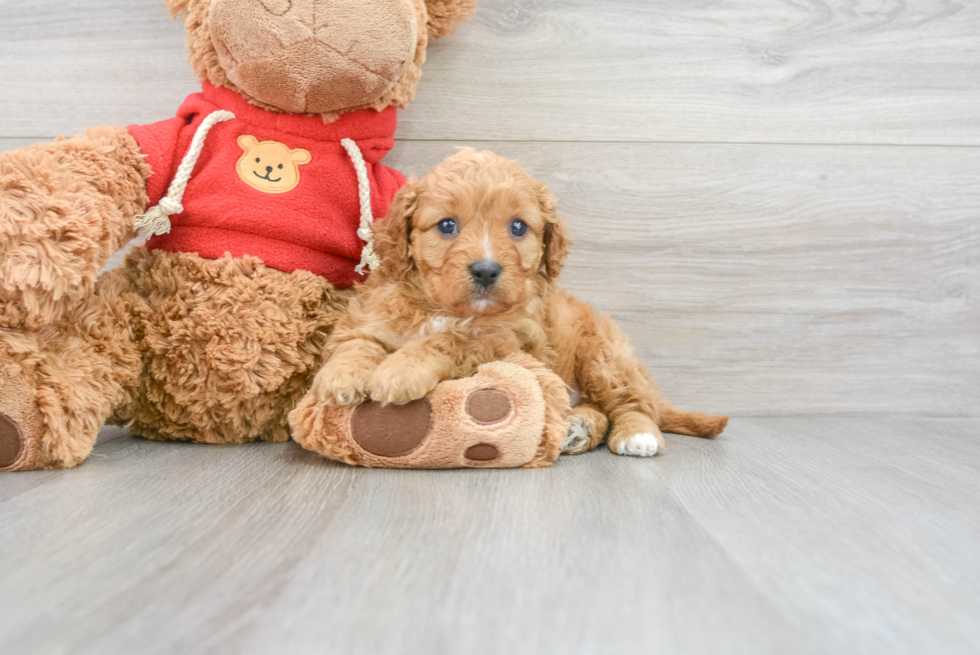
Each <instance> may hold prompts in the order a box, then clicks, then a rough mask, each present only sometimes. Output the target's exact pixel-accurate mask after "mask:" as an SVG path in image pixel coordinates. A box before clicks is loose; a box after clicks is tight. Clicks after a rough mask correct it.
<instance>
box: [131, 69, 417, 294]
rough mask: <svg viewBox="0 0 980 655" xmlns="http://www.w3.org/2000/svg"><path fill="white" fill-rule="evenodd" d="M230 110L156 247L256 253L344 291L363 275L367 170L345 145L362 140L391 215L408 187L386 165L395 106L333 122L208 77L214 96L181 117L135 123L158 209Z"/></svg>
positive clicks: (377, 202) (380, 210)
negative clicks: (276, 108)
mask: <svg viewBox="0 0 980 655" xmlns="http://www.w3.org/2000/svg"><path fill="white" fill-rule="evenodd" d="M222 109H224V110H227V111H231V112H233V113H234V114H235V116H236V118H235V119H233V120H230V121H227V122H223V123H218V124H217V125H215V126H214V127H213V128H212V129H211V131H210V132H209V133H208V136H207V139H206V140H205V142H204V147H203V149H202V150H201V155H200V157H199V158H198V160H197V164H196V166H195V167H194V170H193V173H192V174H191V178H190V181H189V182H188V184H187V188H186V190H185V192H184V196H183V199H182V201H181V204H182V205H183V207H184V211H183V213H180V214H175V215H173V216H171V217H170V222H171V226H172V227H171V231H170V233H169V234H164V235H160V236H154V237H152V238H150V239H149V240H148V241H147V244H146V245H147V248H149V249H150V250H165V251H168V252H194V253H197V254H199V255H201V256H202V257H207V258H209V259H218V258H220V257H222V256H224V255H225V253H231V255H232V256H234V257H241V256H243V255H252V256H254V257H258V258H259V259H261V260H262V261H263V262H265V264H266V265H267V266H271V267H273V268H277V269H279V270H281V271H286V272H289V271H294V270H296V269H304V270H307V271H311V272H313V273H316V274H317V275H322V276H323V277H325V278H326V279H327V280H329V281H330V282H331V283H333V284H334V285H335V286H339V287H347V286H351V285H352V284H353V283H354V282H355V281H357V280H360V279H361V276H360V275H358V274H357V273H355V272H354V267H355V266H356V265H357V264H358V262H360V260H361V249H362V248H363V247H364V245H365V244H364V242H363V241H362V240H361V239H359V238H358V236H357V228H358V226H359V223H360V213H361V210H360V204H359V202H358V187H357V173H356V170H355V168H354V165H353V163H352V162H351V159H350V157H349V155H348V154H347V151H346V150H345V149H344V148H343V146H342V145H341V143H340V141H341V140H342V139H345V138H349V139H353V140H354V141H355V142H356V143H357V145H358V146H359V147H360V149H361V152H362V153H363V155H364V160H365V163H366V164H367V173H368V178H369V180H370V185H371V208H372V211H373V214H374V216H375V217H377V218H381V217H383V216H384V215H385V214H387V212H388V206H389V205H390V204H391V200H392V198H393V197H394V195H395V192H397V191H398V189H399V188H400V187H401V186H402V185H403V184H404V183H405V178H404V176H402V174H401V173H399V172H398V171H396V170H394V169H392V168H388V167H387V166H383V165H381V163H380V162H381V160H382V159H383V158H384V156H385V155H386V154H388V151H389V150H390V149H391V148H392V146H393V145H394V135H395V125H396V121H397V118H396V113H395V112H396V110H395V108H394V107H390V108H388V109H385V110H384V111H381V112H378V111H374V110H373V109H366V110H362V111H357V112H353V113H350V114H345V115H343V116H341V118H340V119H338V120H337V121H335V122H333V123H329V124H327V123H324V122H323V120H322V119H321V118H320V117H318V116H301V115H295V114H277V113H273V112H270V111H266V110H264V109H259V108H258V107H255V106H253V105H250V104H249V103H248V102H247V101H246V100H245V99H244V98H242V97H241V96H240V95H238V94H237V93H235V92H234V91H231V90H229V89H224V88H220V87H216V86H213V85H212V84H210V83H208V82H205V83H204V92H203V93H195V94H193V95H191V96H189V97H188V98H187V100H185V101H184V104H183V105H182V106H181V108H180V111H178V112H177V118H171V119H169V120H165V121H161V122H159V123H154V124H152V125H132V126H130V127H129V128H128V129H129V132H130V134H132V135H133V137H134V138H135V139H136V141H137V143H139V146H140V148H141V149H142V151H143V154H145V155H146V158H147V162H148V163H149V164H150V166H151V168H152V170H153V174H152V176H151V177H150V179H149V180H148V181H147V192H148V194H149V196H150V205H149V206H150V207H152V206H154V205H156V204H157V203H158V202H159V201H160V199H161V197H163V195H164V194H166V193H167V190H168V188H169V187H170V183H171V181H172V180H173V176H174V175H175V174H176V172H177V167H178V166H179V165H180V163H181V160H182V159H183V158H184V155H185V154H186V153H187V150H188V149H189V146H190V143H191V140H192V139H193V138H194V134H195V133H196V132H197V128H198V127H199V126H200V125H201V123H202V122H203V121H204V119H205V118H206V117H207V116H208V115H209V114H211V113H212V112H215V111H218V110H222Z"/></svg>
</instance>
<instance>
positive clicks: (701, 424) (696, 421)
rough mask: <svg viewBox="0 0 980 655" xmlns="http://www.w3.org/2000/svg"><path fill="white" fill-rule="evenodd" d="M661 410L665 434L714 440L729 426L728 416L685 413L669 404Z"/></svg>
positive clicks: (661, 424) (661, 423) (662, 406)
mask: <svg viewBox="0 0 980 655" xmlns="http://www.w3.org/2000/svg"><path fill="white" fill-rule="evenodd" d="M659 409H660V412H659V414H660V421H659V424H660V429H661V430H663V431H664V432H672V433H674V434H686V435H689V436H692V437H704V438H705V439H714V438H715V437H717V436H718V435H719V434H721V433H722V431H723V430H724V429H725V426H727V425H728V417H727V416H718V415H715V414H702V413H700V412H685V411H684V410H682V409H677V408H676V407H674V406H673V405H671V404H669V403H663V404H662V405H661V406H660V408H659Z"/></svg>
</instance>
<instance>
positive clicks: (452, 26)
mask: <svg viewBox="0 0 980 655" xmlns="http://www.w3.org/2000/svg"><path fill="white" fill-rule="evenodd" d="M425 8H426V10H428V12H429V23H428V27H429V40H430V41H435V40H436V39H441V38H442V37H444V36H448V35H450V34H452V33H453V32H455V31H456V28H457V27H458V26H459V25H460V24H461V23H464V22H466V21H467V20H469V18H470V17H471V16H472V15H473V14H474V13H475V12H476V0H425Z"/></svg>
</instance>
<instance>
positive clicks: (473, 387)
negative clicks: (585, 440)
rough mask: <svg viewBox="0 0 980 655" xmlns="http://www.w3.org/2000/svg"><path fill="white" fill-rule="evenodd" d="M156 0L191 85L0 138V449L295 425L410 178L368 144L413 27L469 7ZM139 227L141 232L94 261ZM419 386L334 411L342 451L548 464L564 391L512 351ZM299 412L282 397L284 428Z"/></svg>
mask: <svg viewBox="0 0 980 655" xmlns="http://www.w3.org/2000/svg"><path fill="white" fill-rule="evenodd" d="M166 4H167V8H168V9H169V11H170V13H171V15H172V16H173V17H175V18H176V17H183V20H184V22H185V26H186V30H187V45H188V51H189V54H190V59H189V61H190V64H191V66H192V68H193V70H194V72H195V73H196V75H197V76H198V78H199V79H200V81H201V84H202V89H201V92H199V93H195V94H192V95H191V96H189V97H188V98H187V99H186V100H185V101H184V103H183V105H182V106H181V107H180V108H179V110H178V111H177V114H176V116H175V117H173V118H169V119H166V120H163V121H160V122H158V123H154V124H152V125H133V126H129V127H126V128H121V127H99V128H91V129H88V130H87V131H86V132H85V133H83V134H80V135H78V136H76V137H74V138H72V139H67V140H65V139H59V140H58V141H55V142H52V143H45V144H38V145H34V146H31V147H28V148H23V149H20V150H17V151H14V152H8V153H4V154H0V470H2V471H16V470H31V469H42V468H66V467H72V466H75V465H77V464H79V463H80V462H82V461H84V460H85V458H86V457H87V456H88V454H89V453H90V452H91V450H92V448H93V446H94V444H95V441H96V437H97V434H98V432H99V430H100V428H101V427H102V426H103V425H104V424H105V423H112V424H117V425H125V426H128V427H129V428H130V430H131V431H132V432H133V434H135V435H138V436H142V437H145V438H148V439H156V440H181V441H188V442H196V443H211V444H234V443H244V442H252V441H273V442H279V441H286V440H288V439H289V438H290V435H291V426H290V424H289V419H288V416H289V414H290V412H291V411H292V410H294V409H295V408H296V406H297V404H298V402H299V401H300V400H301V399H302V398H303V397H304V394H306V393H307V391H308V389H309V387H310V384H311V382H312V380H313V377H314V376H315V374H316V373H317V371H318V370H319V369H320V367H321V365H322V363H323V361H322V360H323V355H322V351H323V347H324V344H325V342H326V341H327V339H328V337H329V335H330V332H331V327H332V325H333V324H334V322H335V320H336V319H337V317H338V315H339V314H340V313H341V312H342V311H343V309H344V307H345V306H346V303H347V301H348V299H349V298H350V297H351V294H352V293H354V291H353V289H352V287H353V285H354V284H356V283H357V282H359V281H361V280H363V279H365V276H366V275H368V274H369V273H370V271H371V269H372V267H375V266H377V265H378V259H377V256H376V255H375V254H374V253H373V251H372V247H371V239H372V223H373V221H374V219H375V218H380V217H383V216H384V215H385V214H386V212H387V210H388V207H389V204H390V203H391V201H392V198H393V196H394V194H395V193H396V192H397V190H398V189H399V188H400V187H401V186H402V185H403V184H404V183H405V178H404V177H403V176H402V175H401V174H400V173H398V172H397V171H395V170H393V169H391V168H389V167H386V166H385V165H384V164H383V163H382V160H383V158H384V156H385V155H386V154H387V152H388V151H389V150H390V149H391V148H392V147H393V146H394V132H395V127H396V122H397V115H396V112H397V110H398V109H399V108H404V107H405V106H406V105H407V104H408V103H409V102H411V100H412V99H413V96H414V93H415V89H416V86H417V84H418V83H419V79H420V77H421V74H422V65H423V63H424V61H425V56H426V47H427V44H428V43H429V42H430V41H432V40H434V39H438V38H441V37H443V36H446V35H448V34H450V33H451V32H452V31H453V30H454V28H455V27H456V26H457V25H458V24H459V23H461V22H462V21H464V20H466V19H467V18H468V17H469V16H470V15H472V13H473V11H474V9H475V8H474V0H357V2H351V1H345V2H337V1H336V0H166ZM137 233H141V234H142V235H143V236H144V237H146V241H145V245H140V246H136V247H134V248H133V249H132V251H131V252H130V253H129V254H128V256H127V257H126V259H125V261H124V264H123V265H122V266H120V267H118V268H115V269H112V270H110V271H107V272H103V273H100V271H101V269H102V268H103V266H104V265H105V264H106V262H107V260H108V259H109V257H110V256H111V255H112V254H113V253H115V252H117V251H118V250H120V249H121V248H122V247H123V246H124V245H125V244H127V243H128V242H130V241H131V240H132V239H133V238H134V237H135V236H136V235H137ZM501 399H506V401H507V403H508V404H507V407H508V410H507V411H508V412H509V413H508V414H507V420H503V418H501V416H502V414H501V407H502V402H501ZM419 407H420V406H419V405H418V404H415V405H412V406H394V405H391V406H375V405H369V406H365V408H363V411H358V412H356V415H355V416H353V417H348V419H349V420H348V422H347V423H346V424H345V425H342V426H339V427H338V429H341V430H346V431H348V432H350V433H351V439H353V440H354V441H356V442H357V443H358V444H360V446H361V450H360V451H359V452H361V453H362V456H361V458H360V459H359V460H358V461H353V460H350V461H349V463H360V464H364V465H369V466H387V465H398V466H412V467H433V468H444V467H455V466H463V467H466V466H469V467H485V466H507V467H511V466H542V465H546V464H547V463H549V462H550V461H553V460H554V459H555V458H557V456H558V453H559V446H560V441H561V439H562V438H563V436H564V435H565V428H564V424H563V423H562V414H563V412H564V411H566V410H567V408H568V396H567V389H566V388H565V387H564V386H563V384H562V383H561V380H560V379H559V378H557V376H555V375H554V373H552V372H550V371H548V370H547V369H545V368H544V367H543V366H541V365H540V364H539V363H537V362H534V361H531V360H529V359H527V358H524V359H521V358H517V359H515V360H512V361H500V362H493V363H491V364H488V365H487V366H486V367H485V368H484V369H481V371H479V372H478V374H477V375H476V376H474V377H473V378H470V379H465V380H454V381H449V382H445V383H443V385H442V386H440V387H439V388H437V389H436V390H435V391H433V392H432V394H431V396H430V398H429V399H428V400H427V401H426V403H425V407H424V408H422V410H420V409H419ZM311 420H312V419H311ZM321 427H322V426H321ZM310 429H311V428H310V426H305V425H304V416H303V415H302V413H300V414H297V415H295V416H294V425H293V426H292V430H293V431H300V432H304V433H309V432H310ZM487 435H491V436H493V437H494V438H495V439H497V441H496V442H495V443H507V444H509V445H508V448H511V450H510V451H508V452H499V450H495V449H493V448H491V447H489V446H487V445H486V442H487ZM502 436H503V437H506V439H504V440H503V441H501V440H500V438H501V437H502ZM423 442H424V444H425V447H424V448H421V449H419V448H418V444H419V443H423ZM405 444H414V445H412V446H411V449H410V450H411V451H412V452H413V453H414V454H413V455H412V456H411V457H408V458H407V459H406V457H405V454H406V452H407V451H405V452H403V451H404V450H405V448H406V447H407V446H406V445H405ZM313 449H314V450H317V448H313ZM325 454H327V455H328V456H329V454H330V453H325ZM337 459H342V460H343V459H344V458H343V457H337ZM348 460H349V458H348Z"/></svg>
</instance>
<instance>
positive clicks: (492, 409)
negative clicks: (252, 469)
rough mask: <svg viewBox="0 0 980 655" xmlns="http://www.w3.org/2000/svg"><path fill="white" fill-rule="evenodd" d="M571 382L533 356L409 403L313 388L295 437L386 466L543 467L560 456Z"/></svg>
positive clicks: (342, 457)
mask: <svg viewBox="0 0 980 655" xmlns="http://www.w3.org/2000/svg"><path fill="white" fill-rule="evenodd" d="M567 412H568V388H567V387H566V385H565V383H564V382H563V381H562V380H561V378H559V377H558V376H557V375H555V374H554V373H553V372H551V371H550V370H549V369H548V368H547V367H545V366H544V364H542V363H541V362H539V361H538V360H536V359H534V358H533V357H531V356H529V355H526V354H523V353H521V354H518V355H514V356H511V357H509V358H507V359H506V360H503V361H498V362H491V363H489V364H484V365H483V366H481V367H480V368H479V369H478V371H477V373H476V375H474V376H472V377H470V378H464V379H460V380H451V381H448V382H443V383H442V384H440V385H439V386H438V387H436V389H435V390H434V391H432V393H430V394H429V395H428V396H427V397H426V398H423V399H421V400H417V401H414V402H412V403H408V404H406V405H381V404H380V403H376V402H368V403H364V404H361V405H347V406H331V405H325V404H321V403H319V402H318V400H317V398H316V396H315V394H308V395H307V396H306V397H305V398H304V399H303V400H302V401H301V402H300V404H299V406H297V408H296V409H295V410H294V411H293V412H292V413H291V414H290V425H291V426H292V429H293V439H295V440H296V441H297V442H298V443H299V444H300V445H302V446H303V447H304V448H306V449H308V450H312V451H314V452H317V453H320V454H321V455H323V456H324V457H328V458H330V459H335V460H338V461H342V462H346V463H347V464H353V465H361V466H369V467H385V468H430V469H444V468H515V467H525V468H535V467H541V466H548V465H550V464H551V462H553V461H554V460H555V459H557V457H558V455H559V449H560V447H561V443H562V441H563V440H564V438H565V435H566V433H567V427H566V422H565V420H564V415H565V414H566V413H567Z"/></svg>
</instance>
